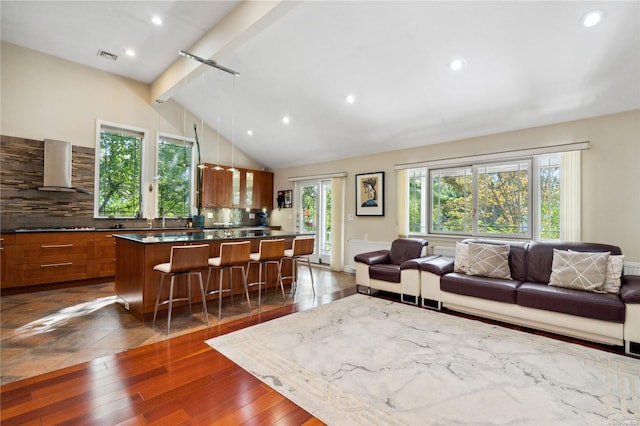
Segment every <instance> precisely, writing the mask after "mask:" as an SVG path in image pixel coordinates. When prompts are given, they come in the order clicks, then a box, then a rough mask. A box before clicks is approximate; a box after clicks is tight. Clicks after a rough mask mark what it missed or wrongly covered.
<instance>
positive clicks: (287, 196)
mask: <svg viewBox="0 0 640 426" xmlns="http://www.w3.org/2000/svg"><path fill="white" fill-rule="evenodd" d="M291 207H293V197H292V190H291V189H280V190H279V191H278V208H279V209H290V208H291Z"/></svg>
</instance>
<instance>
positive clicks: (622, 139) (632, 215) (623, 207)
mask: <svg viewBox="0 0 640 426" xmlns="http://www.w3.org/2000/svg"><path fill="white" fill-rule="evenodd" d="M582 141H590V149H589V150H587V151H585V152H584V153H583V156H582V239H583V240H584V241H591V242H601V243H608V244H614V245H618V246H620V247H621V248H622V251H623V253H624V254H625V255H626V260H628V261H640V219H639V218H640V110H636V111H631V112H624V113H619V114H613V115H607V116H602V117H596V118H590V119H585V120H578V121H572V122H567V123H560V124H555V125H550V126H543V127H536V128H531V129H523V130H517V131H512V132H507V133H500V134H496V135H489V136H481V137H476V138H470V139H464V140H457V141H451V142H446V143H440V144H435V145H426V146H422V147H418V148H412V149H404V150H397V151H390V152H385V153H381V154H376V155H367V156H362V157H356V158H348V159H344V160H339V161H332V162H325V163H317V164H309V165H305V166H303V167H291V168H285V169H279V170H276V171H275V179H274V185H275V189H276V190H278V189H290V188H293V183H292V182H289V180H288V179H289V178H290V177H299V176H312V175H322V174H330V173H336V172H347V173H348V177H347V190H346V215H349V214H353V215H354V218H353V220H346V223H345V241H348V240H350V239H368V240H371V241H392V240H393V239H394V238H396V237H397V235H398V234H397V226H396V222H397V219H396V218H397V214H396V208H395V201H396V190H395V188H396V172H395V170H394V165H396V164H403V163H411V162H418V161H427V160H435V159H441V158H450V157H456V156H467V155H475V154H483V153H491V152H499V151H505V150H513V149H521V148H532V147H541V146H547V145H554V144H561V143H570V142H582ZM377 171H384V172H385V178H386V179H385V180H386V182H385V189H386V196H385V202H386V210H385V216H384V217H381V218H380V217H358V216H355V201H354V200H355V178H354V175H355V174H357V173H367V172H377ZM294 201H295V200H294ZM290 218H291V219H290ZM271 223H272V224H279V225H282V226H283V228H284V229H293V227H294V223H293V209H282V210H280V211H278V210H276V211H274V212H273V214H272V219H271ZM428 239H429V242H430V245H435V244H442V245H453V241H452V240H438V239H436V238H431V237H428ZM345 251H346V249H345ZM345 256H348V254H345ZM345 263H348V259H346V258H345Z"/></svg>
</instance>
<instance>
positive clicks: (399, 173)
mask: <svg viewBox="0 0 640 426" xmlns="http://www.w3.org/2000/svg"><path fill="white" fill-rule="evenodd" d="M408 176H409V171H408V170H407V169H400V170H396V221H397V226H398V236H399V237H406V236H407V235H409V178H408Z"/></svg>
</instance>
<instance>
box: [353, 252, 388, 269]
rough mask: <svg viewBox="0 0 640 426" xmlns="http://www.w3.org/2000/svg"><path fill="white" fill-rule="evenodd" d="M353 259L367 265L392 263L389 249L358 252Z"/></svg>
mask: <svg viewBox="0 0 640 426" xmlns="http://www.w3.org/2000/svg"><path fill="white" fill-rule="evenodd" d="M353 260H355V261H356V262H360V263H365V264H367V265H377V264H379V263H391V258H390V257H389V250H376V251H369V252H367V253H360V254H356V255H355V256H354V257H353Z"/></svg>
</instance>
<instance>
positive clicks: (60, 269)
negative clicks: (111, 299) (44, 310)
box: [7, 232, 94, 287]
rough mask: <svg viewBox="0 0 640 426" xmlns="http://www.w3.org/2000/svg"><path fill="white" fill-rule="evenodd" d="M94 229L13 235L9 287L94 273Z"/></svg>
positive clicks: (52, 281) (45, 282) (74, 278)
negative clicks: (13, 245)
mask: <svg viewBox="0 0 640 426" xmlns="http://www.w3.org/2000/svg"><path fill="white" fill-rule="evenodd" d="M93 240H94V233H93V232H42V233H29V234H16V245H15V269H14V278H13V283H9V285H7V286H9V287H20V286H27V285H36V284H48V283H55V282H63V281H75V280H83V279H87V278H91V277H92V276H93V258H94V241H93Z"/></svg>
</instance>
